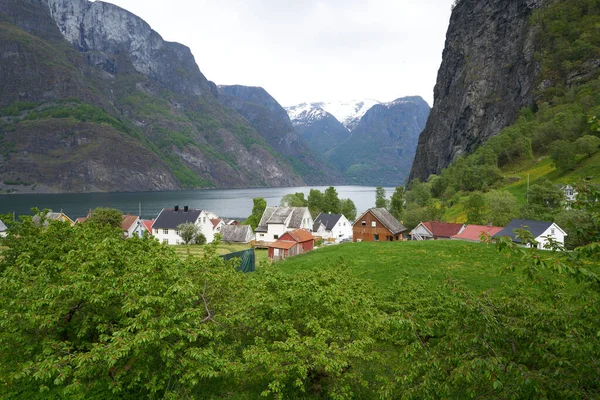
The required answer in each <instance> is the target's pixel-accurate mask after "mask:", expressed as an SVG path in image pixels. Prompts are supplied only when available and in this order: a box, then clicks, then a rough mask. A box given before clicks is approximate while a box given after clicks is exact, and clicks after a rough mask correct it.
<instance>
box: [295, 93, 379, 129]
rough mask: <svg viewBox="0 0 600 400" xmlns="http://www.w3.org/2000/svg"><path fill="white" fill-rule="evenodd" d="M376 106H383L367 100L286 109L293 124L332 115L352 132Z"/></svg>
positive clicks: (303, 104) (300, 105)
mask: <svg viewBox="0 0 600 400" xmlns="http://www.w3.org/2000/svg"><path fill="white" fill-rule="evenodd" d="M376 104H381V102H379V101H377V100H373V99H366V100H350V101H336V102H315V103H302V104H298V105H295V106H291V107H286V111H287V112H288V115H289V116H290V119H291V120H292V122H294V121H303V120H304V121H305V118H307V117H310V118H312V120H316V119H321V118H324V117H326V116H327V114H331V115H333V116H334V117H335V118H336V119H337V120H338V121H340V122H341V123H342V125H344V126H345V127H346V129H348V131H352V130H353V129H354V128H355V127H356V125H358V122H359V121H360V119H361V118H362V117H363V115H365V113H366V112H367V111H369V109H370V108H371V107H373V106H374V105H376Z"/></svg>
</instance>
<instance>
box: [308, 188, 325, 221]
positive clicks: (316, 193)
mask: <svg viewBox="0 0 600 400" xmlns="http://www.w3.org/2000/svg"><path fill="white" fill-rule="evenodd" d="M308 210H309V211H310V214H311V215H312V217H313V218H315V217H316V216H317V215H319V213H321V211H322V210H323V193H321V191H320V190H317V189H310V192H309V193H308Z"/></svg>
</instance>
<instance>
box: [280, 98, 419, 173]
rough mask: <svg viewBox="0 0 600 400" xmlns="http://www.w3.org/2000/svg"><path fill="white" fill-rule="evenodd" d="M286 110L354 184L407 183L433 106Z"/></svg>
mask: <svg viewBox="0 0 600 400" xmlns="http://www.w3.org/2000/svg"><path fill="white" fill-rule="evenodd" d="M367 106H370V107H369V108H368V109H365V108H366V107H367ZM326 109H327V110H333V111H334V112H336V114H337V115H338V116H342V117H343V118H345V121H346V123H347V126H350V127H351V128H352V129H351V130H350V131H348V128H347V126H344V124H343V123H342V122H341V121H339V120H338V119H336V116H335V115H336V114H333V113H332V112H331V111H326ZM286 110H287V112H288V114H289V115H290V119H291V120H292V123H293V124H294V127H295V128H296V131H297V132H298V133H299V134H300V135H302V136H304V138H305V139H306V140H307V141H308V142H309V144H311V146H312V147H313V148H314V149H315V150H316V151H319V152H320V153H321V154H323V155H324V156H325V157H326V159H327V160H328V161H329V162H330V163H332V164H333V165H334V166H336V167H337V168H339V169H340V170H341V171H342V173H343V174H344V176H345V177H346V179H348V181H349V183H353V184H363V185H401V184H404V181H405V180H406V178H407V177H408V173H409V171H410V167H411V165H412V162H413V158H414V155H415V151H416V147H417V141H418V137H419V134H420V133H421V131H422V130H423V128H424V127H425V123H426V121H427V117H428V115H429V105H428V104H427V103H426V102H425V101H424V100H423V99H422V98H421V97H418V96H412V97H403V98H399V99H396V100H394V101H391V102H388V103H381V102H378V101H376V100H368V101H352V102H339V103H324V102H315V103H303V104H299V105H296V106H291V107H287V108H286ZM348 121H351V123H350V124H348ZM352 121H356V122H352Z"/></svg>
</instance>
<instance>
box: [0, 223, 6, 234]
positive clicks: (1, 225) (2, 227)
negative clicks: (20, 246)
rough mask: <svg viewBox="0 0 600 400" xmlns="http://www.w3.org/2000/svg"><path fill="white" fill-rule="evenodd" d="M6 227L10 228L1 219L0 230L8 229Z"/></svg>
mask: <svg viewBox="0 0 600 400" xmlns="http://www.w3.org/2000/svg"><path fill="white" fill-rule="evenodd" d="M6 229H8V228H7V227H6V225H5V224H4V222H2V221H0V232H4V231H6Z"/></svg>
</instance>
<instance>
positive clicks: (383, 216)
mask: <svg viewBox="0 0 600 400" xmlns="http://www.w3.org/2000/svg"><path fill="white" fill-rule="evenodd" d="M369 212H370V213H371V214H373V216H374V217H375V218H377V220H378V221H379V222H381V223H382V224H383V225H384V226H385V227H386V228H387V229H388V230H389V231H390V232H391V233H392V234H393V235H396V234H398V233H402V232H404V231H405V230H406V227H405V226H404V225H402V224H401V223H400V221H398V220H397V219H396V217H394V216H393V215H392V214H391V213H390V212H389V211H388V210H386V209H385V208H369V209H368V210H367V211H365V212H364V213H362V215H361V216H360V217H358V218H356V222H355V224H356V223H358V222H359V221H360V220H361V219H362V218H363V217H364V216H365V215H366V214H367V213H369Z"/></svg>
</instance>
